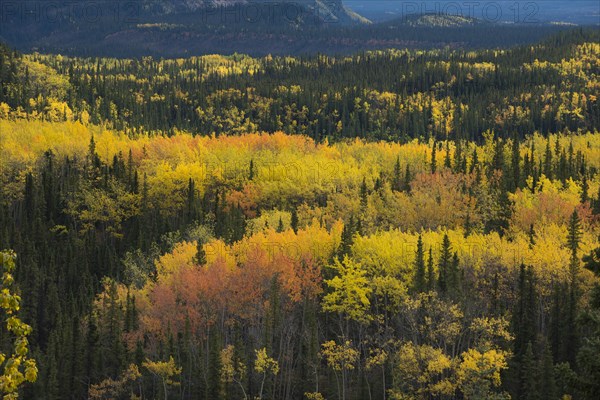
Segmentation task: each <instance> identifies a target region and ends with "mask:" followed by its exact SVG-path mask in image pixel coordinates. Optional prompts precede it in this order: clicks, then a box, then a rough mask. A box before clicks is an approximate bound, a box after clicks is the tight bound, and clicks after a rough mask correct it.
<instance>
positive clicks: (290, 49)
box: [0, 0, 565, 58]
mask: <svg viewBox="0 0 600 400" xmlns="http://www.w3.org/2000/svg"><path fill="white" fill-rule="evenodd" d="M18 4H20V5H14V4H13V5H12V6H11V7H7V8H6V10H4V11H3V15H2V24H0V40H3V41H5V42H7V43H9V44H10V45H12V46H13V47H16V48H18V49H20V50H22V51H25V52H30V51H40V52H45V53H60V54H63V55H83V56H109V57H140V56H149V55H150V56H154V57H168V58H171V57H187V56H190V55H204V54H213V53H219V54H233V53H245V54H250V55H254V56H264V55H267V54H273V55H306V54H316V53H327V54H351V53H355V52H357V51H364V50H375V49H384V48H399V49H404V48H439V47H443V46H451V47H462V48H481V47H485V48H492V47H494V48H495V47H503V48H506V47H510V46H514V45H518V44H524V43H532V42H535V41H538V40H540V39H542V38H543V37H545V36H548V35H549V34H551V33H555V32H557V31H558V30H561V29H565V27H564V26H560V25H548V24H546V25H539V24H511V25H510V26H507V25H506V24H494V23H486V24H481V23H479V22H478V21H479V20H477V19H472V18H471V19H468V18H466V19H465V18H462V17H456V16H450V15H423V16H416V15H415V16H411V17H410V18H400V19H396V20H392V21H386V22H380V23H377V24H371V23H370V21H368V20H367V19H365V18H363V17H361V16H360V15H358V14H356V13H355V12H353V11H352V10H350V9H348V8H347V7H346V6H345V5H344V3H342V0H335V1H331V0H330V1H321V0H302V1H299V2H298V1H295V2H288V1H282V2H269V1H263V0H253V1H201V0H189V1H184V0H171V1H156V0H139V1H134V2H115V1H106V0H101V1H92V0H84V1H80V2H77V3H65V4H64V5H60V4H56V5H54V3H52V4H50V3H48V2H45V1H41V0H31V1H27V2H26V3H18ZM49 4H50V5H49ZM25 5H27V7H28V8H25ZM13 6H14V7H13ZM467 20H468V21H469V23H465V22H466V21H467ZM442 22H443V23H442Z"/></svg>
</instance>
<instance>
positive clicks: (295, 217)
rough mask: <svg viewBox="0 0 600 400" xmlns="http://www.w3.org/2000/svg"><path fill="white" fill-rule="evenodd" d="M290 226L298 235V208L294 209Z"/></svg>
mask: <svg viewBox="0 0 600 400" xmlns="http://www.w3.org/2000/svg"><path fill="white" fill-rule="evenodd" d="M290 225H291V228H292V230H293V231H294V233H295V234H298V210H297V209H296V207H294V208H292V213H291V219H290Z"/></svg>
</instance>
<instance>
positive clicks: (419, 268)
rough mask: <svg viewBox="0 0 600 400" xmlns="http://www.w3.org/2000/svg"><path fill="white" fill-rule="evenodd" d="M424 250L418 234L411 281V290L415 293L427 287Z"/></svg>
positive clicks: (421, 239)
mask: <svg viewBox="0 0 600 400" xmlns="http://www.w3.org/2000/svg"><path fill="white" fill-rule="evenodd" d="M425 273H426V271H425V252H424V251H423V238H422V237H421V235H419V239H418V241H417V252H416V255H415V276H414V282H413V290H414V291H415V292H416V293H421V292H424V291H425V290H426V288H427V281H426V276H425Z"/></svg>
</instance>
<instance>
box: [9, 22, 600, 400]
mask: <svg viewBox="0 0 600 400" xmlns="http://www.w3.org/2000/svg"><path fill="white" fill-rule="evenodd" d="M598 39H599V34H598V32H597V31H592V30H581V29H578V30H574V31H570V32H568V33H561V34H559V35H557V36H554V37H552V38H550V39H547V40H545V41H544V42H541V43H539V44H536V45H532V46H524V47H516V48H513V49H510V50H479V51H463V50H451V49H443V50H431V51H413V50H406V51H399V50H386V51H376V52H364V53H360V54H356V55H353V56H347V57H332V56H324V55H320V56H311V57H264V58H252V57H249V56H243V55H235V56H228V57H226V56H203V57H190V58H185V59H160V60H157V59H153V58H149V57H148V58H141V59H112V58H73V57H66V56H60V55H41V54H20V53H18V52H14V51H12V50H10V49H9V48H8V47H1V48H0V83H1V85H0V154H1V163H0V195H1V196H0V249H13V250H14V252H15V253H16V258H15V256H14V254H15V253H2V254H1V255H2V268H3V270H2V273H3V274H5V276H6V274H9V275H10V278H3V280H2V290H3V292H2V302H0V304H2V307H3V310H11V311H10V312H11V313H13V312H14V313H16V310H17V309H18V308H19V307H20V310H19V317H20V318H21V319H22V321H23V322H21V321H19V324H18V325H14V324H13V325H11V324H8V325H7V324H2V327H1V328H0V332H1V334H0V349H1V351H2V357H4V354H12V353H11V351H12V347H13V346H14V343H16V341H15V338H14V336H15V331H14V330H12V328H14V327H15V326H17V328H18V327H21V328H20V331H19V332H20V334H21V335H20V336H21V337H22V338H24V339H20V341H19V343H20V344H21V346H20V347H19V346H17V353H15V354H16V356H15V357H21V358H20V360H22V363H23V365H22V366H21V367H19V366H18V365H17V368H16V369H13V370H12V373H13V375H9V374H7V373H6V372H5V373H4V374H3V377H4V376H9V377H10V376H14V377H15V379H17V381H11V380H10V379H5V378H3V379H0V391H4V392H5V393H11V392H8V391H7V388H8V389H11V390H13V392H14V391H15V390H17V389H18V386H19V385H20V384H22V383H24V382H25V381H35V383H28V384H25V385H23V387H22V388H21V389H20V392H21V394H22V396H23V398H27V399H29V398H31V399H82V398H91V399H131V398H148V399H149V398H152V399H168V398H181V399H206V400H209V399H210V400H213V399H239V398H241V399H252V398H259V399H302V398H306V399H315V400H318V399H335V398H338V399H344V400H351V399H509V398H513V399H561V398H564V396H570V397H571V398H573V399H595V398H597V397H598V395H599V394H600V383H599V382H600V374H599V372H598V360H599V359H600V357H599V355H600V241H599V235H600V174H599V172H600V135H599V133H598V124H599V122H600V105H599V103H598V95H599V92H600V91H599V88H600V83H599V72H600V45H599V44H598ZM15 263H16V264H15ZM15 265H16V268H15ZM13 276H14V283H13V281H12V280H13ZM5 289H6V291H4V290H5ZM9 289H10V290H9ZM13 293H16V294H14V295H13ZM9 295H10V296H9ZM4 299H6V300H4ZM11 299H14V300H11ZM15 301H17V302H16V303H15ZM11 315H12V314H11ZM6 316H7V315H6V313H5V314H2V318H3V319H6V318H5V317H6ZM12 321H15V320H14V319H12ZM15 323H16V321H15ZM23 344H24V345H23ZM19 352H20V353H19ZM2 357H0V366H2V367H3V369H4V367H5V366H6V363H5V361H6V360H7V359H4V358H2ZM33 359H35V360H36V361H35V362H33V361H32V360H33ZM7 362H8V361H7ZM11 365H14V362H13V363H12V364H11ZM19 368H20V369H19ZM38 370H39V372H38ZM19 374H20V375H19ZM36 378H37V379H36ZM6 382H9V383H10V382H12V383H13V384H12V386H7V385H6Z"/></svg>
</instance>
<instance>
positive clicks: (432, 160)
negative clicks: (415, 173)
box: [430, 141, 437, 174]
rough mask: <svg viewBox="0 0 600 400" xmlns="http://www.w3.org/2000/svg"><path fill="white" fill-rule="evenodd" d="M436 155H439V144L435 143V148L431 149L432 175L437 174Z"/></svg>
mask: <svg viewBox="0 0 600 400" xmlns="http://www.w3.org/2000/svg"><path fill="white" fill-rule="evenodd" d="M436 153H437V142H435V141H434V142H433V147H432V148H431V164H430V168H431V173H432V174H435V173H436V171H437V160H436Z"/></svg>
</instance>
